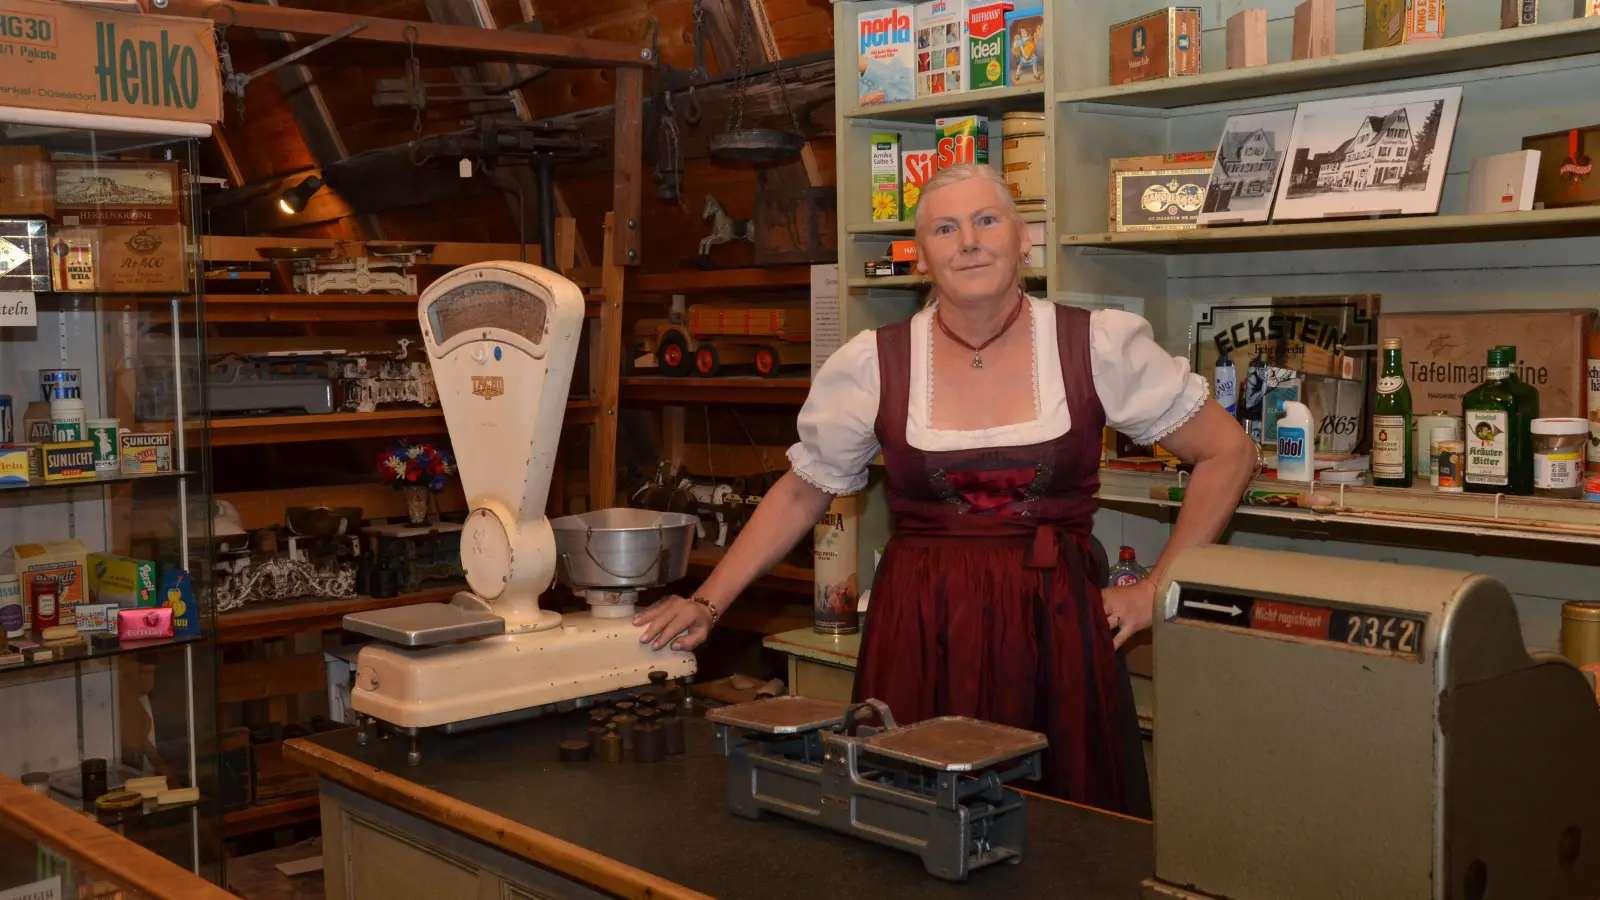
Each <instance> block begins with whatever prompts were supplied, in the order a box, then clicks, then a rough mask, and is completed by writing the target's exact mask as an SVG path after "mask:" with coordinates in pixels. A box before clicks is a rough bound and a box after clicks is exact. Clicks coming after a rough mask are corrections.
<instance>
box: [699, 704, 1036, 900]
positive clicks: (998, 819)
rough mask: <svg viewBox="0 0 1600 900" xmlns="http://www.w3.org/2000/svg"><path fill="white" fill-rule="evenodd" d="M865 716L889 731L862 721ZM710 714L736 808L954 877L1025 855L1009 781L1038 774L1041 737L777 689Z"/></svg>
mask: <svg viewBox="0 0 1600 900" xmlns="http://www.w3.org/2000/svg"><path fill="white" fill-rule="evenodd" d="M862 712H868V713H869V714H870V713H874V712H875V714H876V717H877V719H878V721H879V722H880V723H881V726H882V727H878V728H874V727H868V726H865V725H863V724H861V723H860V721H858V715H859V714H860V713H862ZM706 719H707V720H708V721H710V722H711V723H712V725H713V726H714V728H715V734H716V743H717V749H718V751H719V752H720V753H721V754H722V755H724V756H726V757H728V763H729V764H728V805H729V808H730V809H731V810H732V811H733V812H734V813H735V814H736V815H740V816H744V817H746V818H749V819H759V818H761V816H762V815H764V814H766V813H776V814H778V815H781V816H784V817H787V818H792V819H798V820H800V821H803V822H809V823H811V824H813V825H819V826H821V827H824V828H828V829H830V830H833V831H837V832H840V833H843V834H847V835H850V836H852V837H858V838H862V839H864V840H868V841H872V842H873V843H877V844H882V845H884V846H886V847H893V848H895V849H897V850H905V851H908V852H911V853H915V854H917V855H918V856H920V857H921V859H922V864H923V868H924V869H925V870H927V872H928V873H929V874H930V875H934V876H936V877H939V878H943V879H945V880H948V881H963V880H965V879H966V877H967V875H968V874H969V873H970V872H972V871H973V870H975V869H980V868H983V867H985V866H990V865H994V864H996V863H1012V864H1015V863H1020V862H1021V861H1022V854H1023V841H1024V833H1025V829H1026V824H1027V820H1026V812H1025V809H1024V800H1023V797H1022V794H1020V793H1019V792H1017V791H1016V790H1015V789H1013V788H1010V787H1007V786H1006V785H1007V784H1008V783H1009V782H1012V781H1015V780H1018V779H1023V778H1038V777H1039V775H1040V773H1041V771H1042V767H1041V759H1040V755H1041V753H1042V751H1043V750H1044V748H1045V746H1046V744H1047V741H1046V740H1045V737H1044V735H1041V734H1036V733H1034V732H1030V731H1023V730H1021V729H1017V728H1010V727H1007V726H1004V725H997V724H994V723H991V722H979V721H976V720H973V719H967V718H962V717H958V716H947V717H942V718H937V719H929V720H926V721H924V722H919V723H916V724H913V725H908V726H905V727H898V726H896V725H895V723H894V717H893V715H892V714H891V713H890V711H889V709H888V707H886V706H884V705H883V704H882V703H880V702H879V701H876V700H869V701H867V702H866V703H865V704H861V705H859V706H854V707H851V706H847V705H845V704H842V703H834V702H830V701H825V700H816V699H812V698H806V697H778V698H773V699H771V700H758V701H755V702H754V703H742V704H738V705H735V706H728V707H722V708H719V709H714V710H711V711H710V712H708V713H707V714H706ZM980 769H981V770H983V772H982V774H981V775H980V774H977V772H978V770H980Z"/></svg>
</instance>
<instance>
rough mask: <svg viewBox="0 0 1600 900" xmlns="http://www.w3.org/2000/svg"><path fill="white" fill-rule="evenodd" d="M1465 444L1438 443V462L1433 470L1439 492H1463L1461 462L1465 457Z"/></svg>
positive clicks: (1459, 442)
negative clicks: (1437, 479)
mask: <svg viewBox="0 0 1600 900" xmlns="http://www.w3.org/2000/svg"><path fill="white" fill-rule="evenodd" d="M1466 452H1467V444H1466V442H1465V441H1440V442H1439V461H1438V465H1437V466H1435V470H1436V471H1437V472H1438V474H1439V490H1441V491H1445V492H1448V493H1459V492H1460V491H1462V490H1465V488H1464V487H1463V484H1464V481H1463V476H1464V475H1465V474H1466V473H1465V472H1464V471H1463V469H1462V460H1463V459H1464V458H1465V457H1466Z"/></svg>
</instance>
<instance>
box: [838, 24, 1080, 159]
mask: <svg viewBox="0 0 1600 900" xmlns="http://www.w3.org/2000/svg"><path fill="white" fill-rule="evenodd" d="M1054 43H1055V44H1056V45H1059V44H1060V42H1059V41H1056V42H1054ZM1043 108H1044V85H1040V84H1033V85H1026V86H1024V87H993V88H984V89H983V90H980V91H963V92H961V93H958V94H935V95H933V96H931V97H918V98H917V99H915V100H907V101H905V102H903V103H879V104H875V105H872V106H855V107H851V108H850V109H848V110H846V111H845V114H844V117H845V118H846V119H869V120H871V119H882V120H886V121H893V122H917V123H921V124H924V125H926V126H927V127H929V128H932V127H933V120H934V119H935V118H938V116H939V114H940V113H949V112H955V113H972V112H979V113H983V114H984V115H987V116H989V117H990V118H991V119H998V118H999V117H1000V114H1003V113H1008V112H1013V111H1016V110H1035V111H1038V110H1042V109H1043ZM996 124H997V123H993V122H992V123H990V125H991V128H994V126H995V125H996ZM994 136H995V137H998V136H999V131H998V129H995V130H994Z"/></svg>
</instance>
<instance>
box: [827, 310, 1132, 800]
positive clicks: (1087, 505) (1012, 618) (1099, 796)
mask: <svg viewBox="0 0 1600 900" xmlns="http://www.w3.org/2000/svg"><path fill="white" fill-rule="evenodd" d="M1056 334H1057V342H1058V344H1059V347H1060V351H1061V353H1060V355H1061V373H1062V378H1063V381H1064V383H1065V385H1066V389H1067V402H1068V407H1069V409H1070V411H1071V416H1072V427H1071V429H1070V430H1069V431H1068V432H1067V433H1066V434H1064V435H1062V436H1061V437H1059V438H1056V439H1055V440H1053V441H1049V442H1047V443H1043V444H1035V445H1032V446H1026V447H999V448H990V449H983V450H965V451H954V452H940V453H927V452H923V451H921V450H917V449H915V448H913V447H912V446H910V444H908V443H907V442H906V421H907V411H908V408H909V402H910V378H909V372H910V369H911V323H910V321H909V320H908V321H905V322H901V323H899V324H897V325H891V326H889V327H887V328H882V329H880V330H879V331H878V369H879V377H880V379H881V390H880V395H879V408H878V419H877V425H876V430H877V436H878V440H879V442H880V443H881V444H882V446H883V460H884V466H885V468H886V476H887V483H888V495H889V508H890V511H891V514H892V516H893V518H894V537H893V538H891V539H890V541H889V544H888V546H887V547H886V548H885V550H884V554H883V560H882V562H881V563H880V564H879V566H878V570H877V575H876V577H875V579H874V582H873V589H872V606H871V610H870V612H869V613H868V616H867V622H868V624H867V630H866V634H865V635H864V636H863V640H862V647H861V657H860V663H859V667H858V669H857V675H856V687H855V690H856V696H857V698H858V699H863V698H869V697H870V698H874V699H878V700H882V701H884V702H886V703H888V704H889V708H890V709H891V710H892V711H893V712H894V715H895V718H896V719H897V720H899V721H900V722H902V723H905V722H915V721H919V720H921V719H926V718H929V717H932V716H939V715H962V716H971V717H973V718H977V719H983V720H986V721H990V722H1000V723H1003V724H1006V725H1014V726H1018V727H1021V728H1027V729H1031V730H1034V731H1039V732H1042V733H1043V734H1045V735H1047V736H1048V737H1049V738H1050V749H1049V750H1048V751H1047V753H1046V755H1045V769H1044V772H1045V778H1044V785H1043V790H1044V792H1045V793H1048V794H1051V795H1053V796H1056V797H1060V798H1062V799H1065V800H1071V801H1074V802H1078V803H1085V804H1089V805H1092V806H1097V807H1101V808H1104V809H1110V810H1115V811H1118V812H1131V813H1132V814H1134V815H1141V814H1142V815H1148V814H1149V812H1148V806H1149V803H1148V785H1147V783H1146V782H1144V760H1143V755H1142V748H1141V747H1140V746H1139V738H1138V728H1137V723H1136V722H1135V721H1134V718H1133V710H1132V696H1131V693H1130V691H1129V690H1128V688H1127V684H1126V682H1127V676H1126V674H1125V673H1124V671H1123V669H1122V666H1121V664H1120V660H1119V659H1118V656H1117V654H1116V651H1115V650H1114V648H1113V647H1112V642H1111V629H1110V626H1109V625H1108V624H1107V623H1106V617H1105V613H1104V611H1103V609H1102V607H1101V602H1100V583H1101V582H1100V580H1101V578H1102V577H1103V576H1104V573H1103V572H1101V571H1100V568H1101V564H1100V563H1099V562H1098V561H1097V560H1096V558H1095V555H1094V554H1093V553H1092V552H1091V551H1090V540H1091V538H1090V526H1091V518H1092V516H1093V513H1094V494H1095V491H1096V490H1097V489H1098V488H1099V484H1100V479H1099V465H1100V444H1101V433H1102V429H1103V428H1104V426H1105V411H1104V410H1103V409H1102V408H1101V406H1100V400H1099V396H1098V395H1097V394H1096V393H1095V388H1094V376H1093V370H1092V367H1091V362H1090V353H1089V313H1088V312H1087V311H1086V310H1082V309H1077V308H1074V307H1065V306H1060V307H1057V311H1056ZM1018 389H1019V390H1031V385H1027V384H1024V385H1020V386H1019V387H1018ZM1130 742H1131V744H1132V746H1129V744H1130Z"/></svg>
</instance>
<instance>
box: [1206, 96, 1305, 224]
mask: <svg viewBox="0 0 1600 900" xmlns="http://www.w3.org/2000/svg"><path fill="white" fill-rule="evenodd" d="M1294 114H1295V111H1294V110H1292V109H1285V110H1278V111H1276V112H1270V113H1257V114H1253V115H1247V116H1233V117H1231V118H1229V119H1228V121H1227V124H1226V125H1224V126H1223V129H1222V141H1221V142H1220V143H1219V144H1218V145H1217V160H1216V164H1215V165H1214V166H1213V167H1212V170H1211V186H1210V188H1209V189H1208V190H1207V191H1206V205H1205V208H1204V209H1202V210H1201V211H1200V224H1201V225H1225V224H1232V223H1236V222H1265V221H1266V220H1267V217H1268V216H1270V215H1271V213H1272V199H1273V197H1274V196H1275V195H1276V194H1277V192H1278V177H1279V175H1280V174H1281V173H1282V172H1283V161H1284V158H1285V154H1284V148H1285V147H1286V146H1288V143H1289V132H1290V130H1291V129H1292V128H1293V127H1294Z"/></svg>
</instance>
